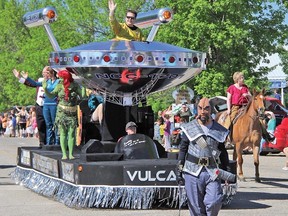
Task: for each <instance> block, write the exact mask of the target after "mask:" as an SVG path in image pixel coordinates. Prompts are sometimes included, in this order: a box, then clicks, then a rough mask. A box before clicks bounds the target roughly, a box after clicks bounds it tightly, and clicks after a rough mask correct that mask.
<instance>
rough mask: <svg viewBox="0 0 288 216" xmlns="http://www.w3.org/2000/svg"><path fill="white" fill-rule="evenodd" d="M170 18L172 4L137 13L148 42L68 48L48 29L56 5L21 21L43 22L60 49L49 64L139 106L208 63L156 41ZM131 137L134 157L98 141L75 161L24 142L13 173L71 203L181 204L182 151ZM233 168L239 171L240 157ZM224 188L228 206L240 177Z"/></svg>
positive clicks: (126, 103)
mask: <svg viewBox="0 0 288 216" xmlns="http://www.w3.org/2000/svg"><path fill="white" fill-rule="evenodd" d="M172 16H173V14H172V11H171V10H170V9H169V8H162V9H157V10H154V11H150V12H147V13H139V15H138V16H137V20H136V25H137V26H138V27H140V28H145V27H149V26H152V29H151V31H150V34H149V35H148V37H147V41H144V42H138V41H113V40H111V41H105V42H93V43H89V44H84V45H80V46H77V47H72V48H70V49H66V50H61V49H60V47H59V45H58V43H57V41H56V39H55V37H54V36H53V33H52V31H51V29H50V26H49V24H50V23H52V22H54V21H56V19H57V13H56V10H55V8H53V7H46V8H43V9H40V10H37V11H33V12H29V13H27V14H25V15H24V17H23V20H24V23H25V25H26V26H28V27H34V26H40V25H43V26H44V27H45V29H46V31H47V34H48V37H49V39H50V42H51V44H52V46H53V49H54V52H51V54H50V58H49V62H50V65H51V67H53V68H54V69H55V70H58V69H59V70H60V69H63V68H66V69H68V70H69V71H70V72H72V73H73V74H74V77H75V78H76V80H77V81H78V82H79V83H81V85H83V84H84V85H85V86H86V87H88V88H94V89H97V90H98V91H100V92H101V93H102V94H103V95H104V96H105V99H106V101H108V102H109V103H113V104H117V105H120V106H135V105H137V104H138V103H139V102H140V101H141V100H143V99H144V98H145V97H146V96H147V95H148V94H150V93H153V92H157V91H161V90H164V89H168V88H171V87H174V86H177V85H179V84H181V83H183V82H186V81H187V80H189V79H191V78H193V77H194V76H195V75H197V74H198V73H200V72H201V70H203V69H205V67H206V54H205V53H203V52H199V51H194V50H189V49H185V48H181V47H177V46H173V45H170V44H165V43H161V42H156V41H153V39H154V37H155V35H156V33H157V30H158V28H159V26H160V25H161V24H163V23H168V22H170V21H171V20H172ZM130 138H131V137H130ZM131 139H132V142H131V143H129V145H128V144H127V143H125V142H126V140H125V139H124V138H123V140H122V142H124V143H122V145H124V146H129V148H130V149H128V150H127V151H126V152H129V157H128V155H127V154H126V153H125V151H124V153H122V154H121V153H115V152H114V147H115V145H114V144H113V143H111V142H105V141H95V140H94V141H91V142H95V143H96V144H97V145H91V149H90V150H91V151H90V153H89V148H90V147H89V145H88V144H85V145H84V147H82V149H80V150H79V149H78V152H77V151H75V154H76V155H75V156H76V157H77V159H76V160H73V161H69V160H68V161H67V160H61V152H60V150H59V149H57V147H53V148H52V149H51V150H48V149H40V150H39V149H37V148H33V147H23V148H22V147H20V148H19V149H18V166H17V168H16V169H15V171H14V173H13V178H14V179H15V181H16V182H17V183H19V184H23V185H24V186H25V187H28V188H30V189H31V190H33V191H35V192H37V193H39V194H42V195H45V196H48V197H51V198H54V199H56V200H58V201H60V202H63V203H65V204H66V205H68V206H70V207H97V208H101V207H103V208H115V207H121V208H128V209H147V208H152V207H155V206H165V207H170V208H176V207H177V206H178V205H179V203H180V204H182V203H185V201H186V195H185V190H184V189H183V187H179V186H178V185H176V175H175V168H176V162H177V160H176V155H173V154H172V155H170V157H168V158H162V157H161V155H160V154H159V151H158V150H157V149H156V148H155V144H154V142H153V140H152V139H151V138H149V137H147V136H145V135H140V134H136V135H135V136H134V137H132V138H131ZM131 139H129V142H130V141H131ZM89 142H90V141H89ZM89 142H88V143H89ZM127 142H128V141H127ZM86 146H87V147H86ZM92 148H94V149H92ZM139 148H140V149H139ZM141 148H142V150H141ZM141 151H142V152H143V151H144V152H146V153H145V154H141ZM131 152H132V153H131ZM136 152H137V153H136ZM139 152H140V153H139ZM159 155H160V156H159ZM230 169H231V170H230V171H231V172H233V173H236V166H235V162H234V161H232V162H231V163H230ZM223 189H224V193H225V199H224V200H223V204H229V203H230V201H231V199H232V197H233V195H234V194H235V193H236V182H234V183H232V184H230V185H228V186H227V185H225V186H223ZM179 197H180V199H179Z"/></svg>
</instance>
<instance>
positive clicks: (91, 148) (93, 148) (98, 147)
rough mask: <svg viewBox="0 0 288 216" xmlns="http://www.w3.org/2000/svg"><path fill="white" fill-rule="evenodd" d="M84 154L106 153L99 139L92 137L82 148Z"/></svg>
mask: <svg viewBox="0 0 288 216" xmlns="http://www.w3.org/2000/svg"><path fill="white" fill-rule="evenodd" d="M81 153H82V154H87V153H104V146H103V143H101V142H100V141H99V140H97V139H90V140H89V141H88V142H87V143H86V144H85V145H84V146H83V147H82V149H81Z"/></svg>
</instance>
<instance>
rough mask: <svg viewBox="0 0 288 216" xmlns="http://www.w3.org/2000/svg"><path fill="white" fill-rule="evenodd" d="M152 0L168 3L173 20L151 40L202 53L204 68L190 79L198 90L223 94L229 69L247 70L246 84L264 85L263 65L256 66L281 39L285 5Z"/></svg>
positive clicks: (228, 81)
mask: <svg viewBox="0 0 288 216" xmlns="http://www.w3.org/2000/svg"><path fill="white" fill-rule="evenodd" d="M271 3H274V4H276V5H277V7H275V6H273V5H272V4H271ZM155 4H156V6H157V7H161V6H162V7H163V6H169V7H171V8H172V9H173V11H174V13H175V15H174V20H173V22H171V23H170V24H168V25H165V26H164V27H163V28H161V29H160V30H159V34H158V35H157V36H156V39H157V40H161V41H165V42H167V43H171V44H173V45H178V46H181V47H186V48H190V49H193V50H201V51H205V52H207V55H208V59H209V64H208V69H207V71H205V72H203V73H202V74H200V75H199V76H197V78H196V79H195V80H193V81H192V82H191V83H190V84H191V85H193V86H194V88H195V89H196V90H197V91H201V94H203V95H206V96H215V95H217V94H222V95H223V94H224V93H225V87H226V86H228V85H229V84H231V83H232V78H231V76H232V74H233V73H234V72H235V71H247V73H246V77H247V81H246V82H247V83H249V87H252V86H254V87H258V88H259V89H260V88H262V87H264V86H266V85H267V80H265V79H263V75H265V74H266V73H267V72H268V69H267V68H257V65H259V62H260V61H261V60H262V59H265V58H266V57H267V54H268V55H269V54H272V53H275V52H276V51H277V44H278V43H284V41H285V39H286V38H287V33H286V32H287V25H285V24H283V20H284V18H285V14H286V13H287V9H286V8H285V7H284V5H283V4H282V3H281V1H262V0H261V1H259V0H252V1H242V0H235V1H230V0H221V1H217V0H192V1H191V0H180V1H173V0H165V1H164V0H158V1H155ZM175 32H177V34H175ZM207 77H209V79H207ZM220 78H221V79H220ZM219 82H220V86H219ZM217 85H218V86H219V87H220V88H218V87H217ZM211 86H212V89H211ZM214 87H215V88H214ZM199 93H200V92H199Z"/></svg>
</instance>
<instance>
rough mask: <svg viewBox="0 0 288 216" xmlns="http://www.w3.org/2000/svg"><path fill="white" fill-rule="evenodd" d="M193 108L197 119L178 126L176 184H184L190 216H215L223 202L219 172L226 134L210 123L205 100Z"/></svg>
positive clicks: (226, 161)
mask: <svg viewBox="0 0 288 216" xmlns="http://www.w3.org/2000/svg"><path fill="white" fill-rule="evenodd" d="M197 108H198V116H197V117H196V118H195V119H194V120H193V121H191V122H188V123H186V124H183V125H182V126H181V128H182V130H183V136H182V140H181V143H180V152H179V158H178V159H179V161H178V165H177V167H178V169H177V182H178V184H185V190H186V194H187V199H188V207H189V211H190V215H218V212H219V211H220V209H221V205H222V198H223V193H222V187H221V179H220V178H221V177H220V175H219V170H222V171H223V170H227V166H228V164H229V159H228V153H227V151H226V149H225V145H224V142H225V140H226V137H227V135H228V133H229V130H227V129H226V128H224V127H223V126H221V125H220V124H218V123H217V122H216V121H214V120H213V119H212V117H211V105H210V103H209V99H208V98H202V99H201V100H200V101H199V103H198V107H197ZM219 162H220V163H219ZM218 163H219V164H218ZM226 173H228V172H226Z"/></svg>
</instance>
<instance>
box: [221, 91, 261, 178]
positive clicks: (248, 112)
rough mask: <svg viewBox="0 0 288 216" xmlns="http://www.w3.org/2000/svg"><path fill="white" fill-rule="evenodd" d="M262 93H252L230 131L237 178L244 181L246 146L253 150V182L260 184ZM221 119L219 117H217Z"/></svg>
mask: <svg viewBox="0 0 288 216" xmlns="http://www.w3.org/2000/svg"><path fill="white" fill-rule="evenodd" d="M264 92H265V90H264V89H263V90H262V91H261V92H256V91H255V90H254V91H253V95H252V98H251V99H250V100H249V103H248V104H247V107H246V108H245V110H244V112H243V113H242V114H241V115H240V116H239V118H238V119H237V121H236V122H235V124H234V125H233V129H232V132H231V133H232V134H231V138H232V142H233V143H234V152H233V160H236V159H237V164H238V178H239V180H240V181H245V178H244V175H243V169H242V165H243V157H242V152H243V149H244V148H245V147H247V146H250V147H252V148H253V158H254V166H255V181H256V182H260V177H259V146H260V141H261V138H262V127H261V123H260V117H261V118H262V117H263V116H264V111H265V106H264ZM219 118H221V115H220V116H219Z"/></svg>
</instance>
